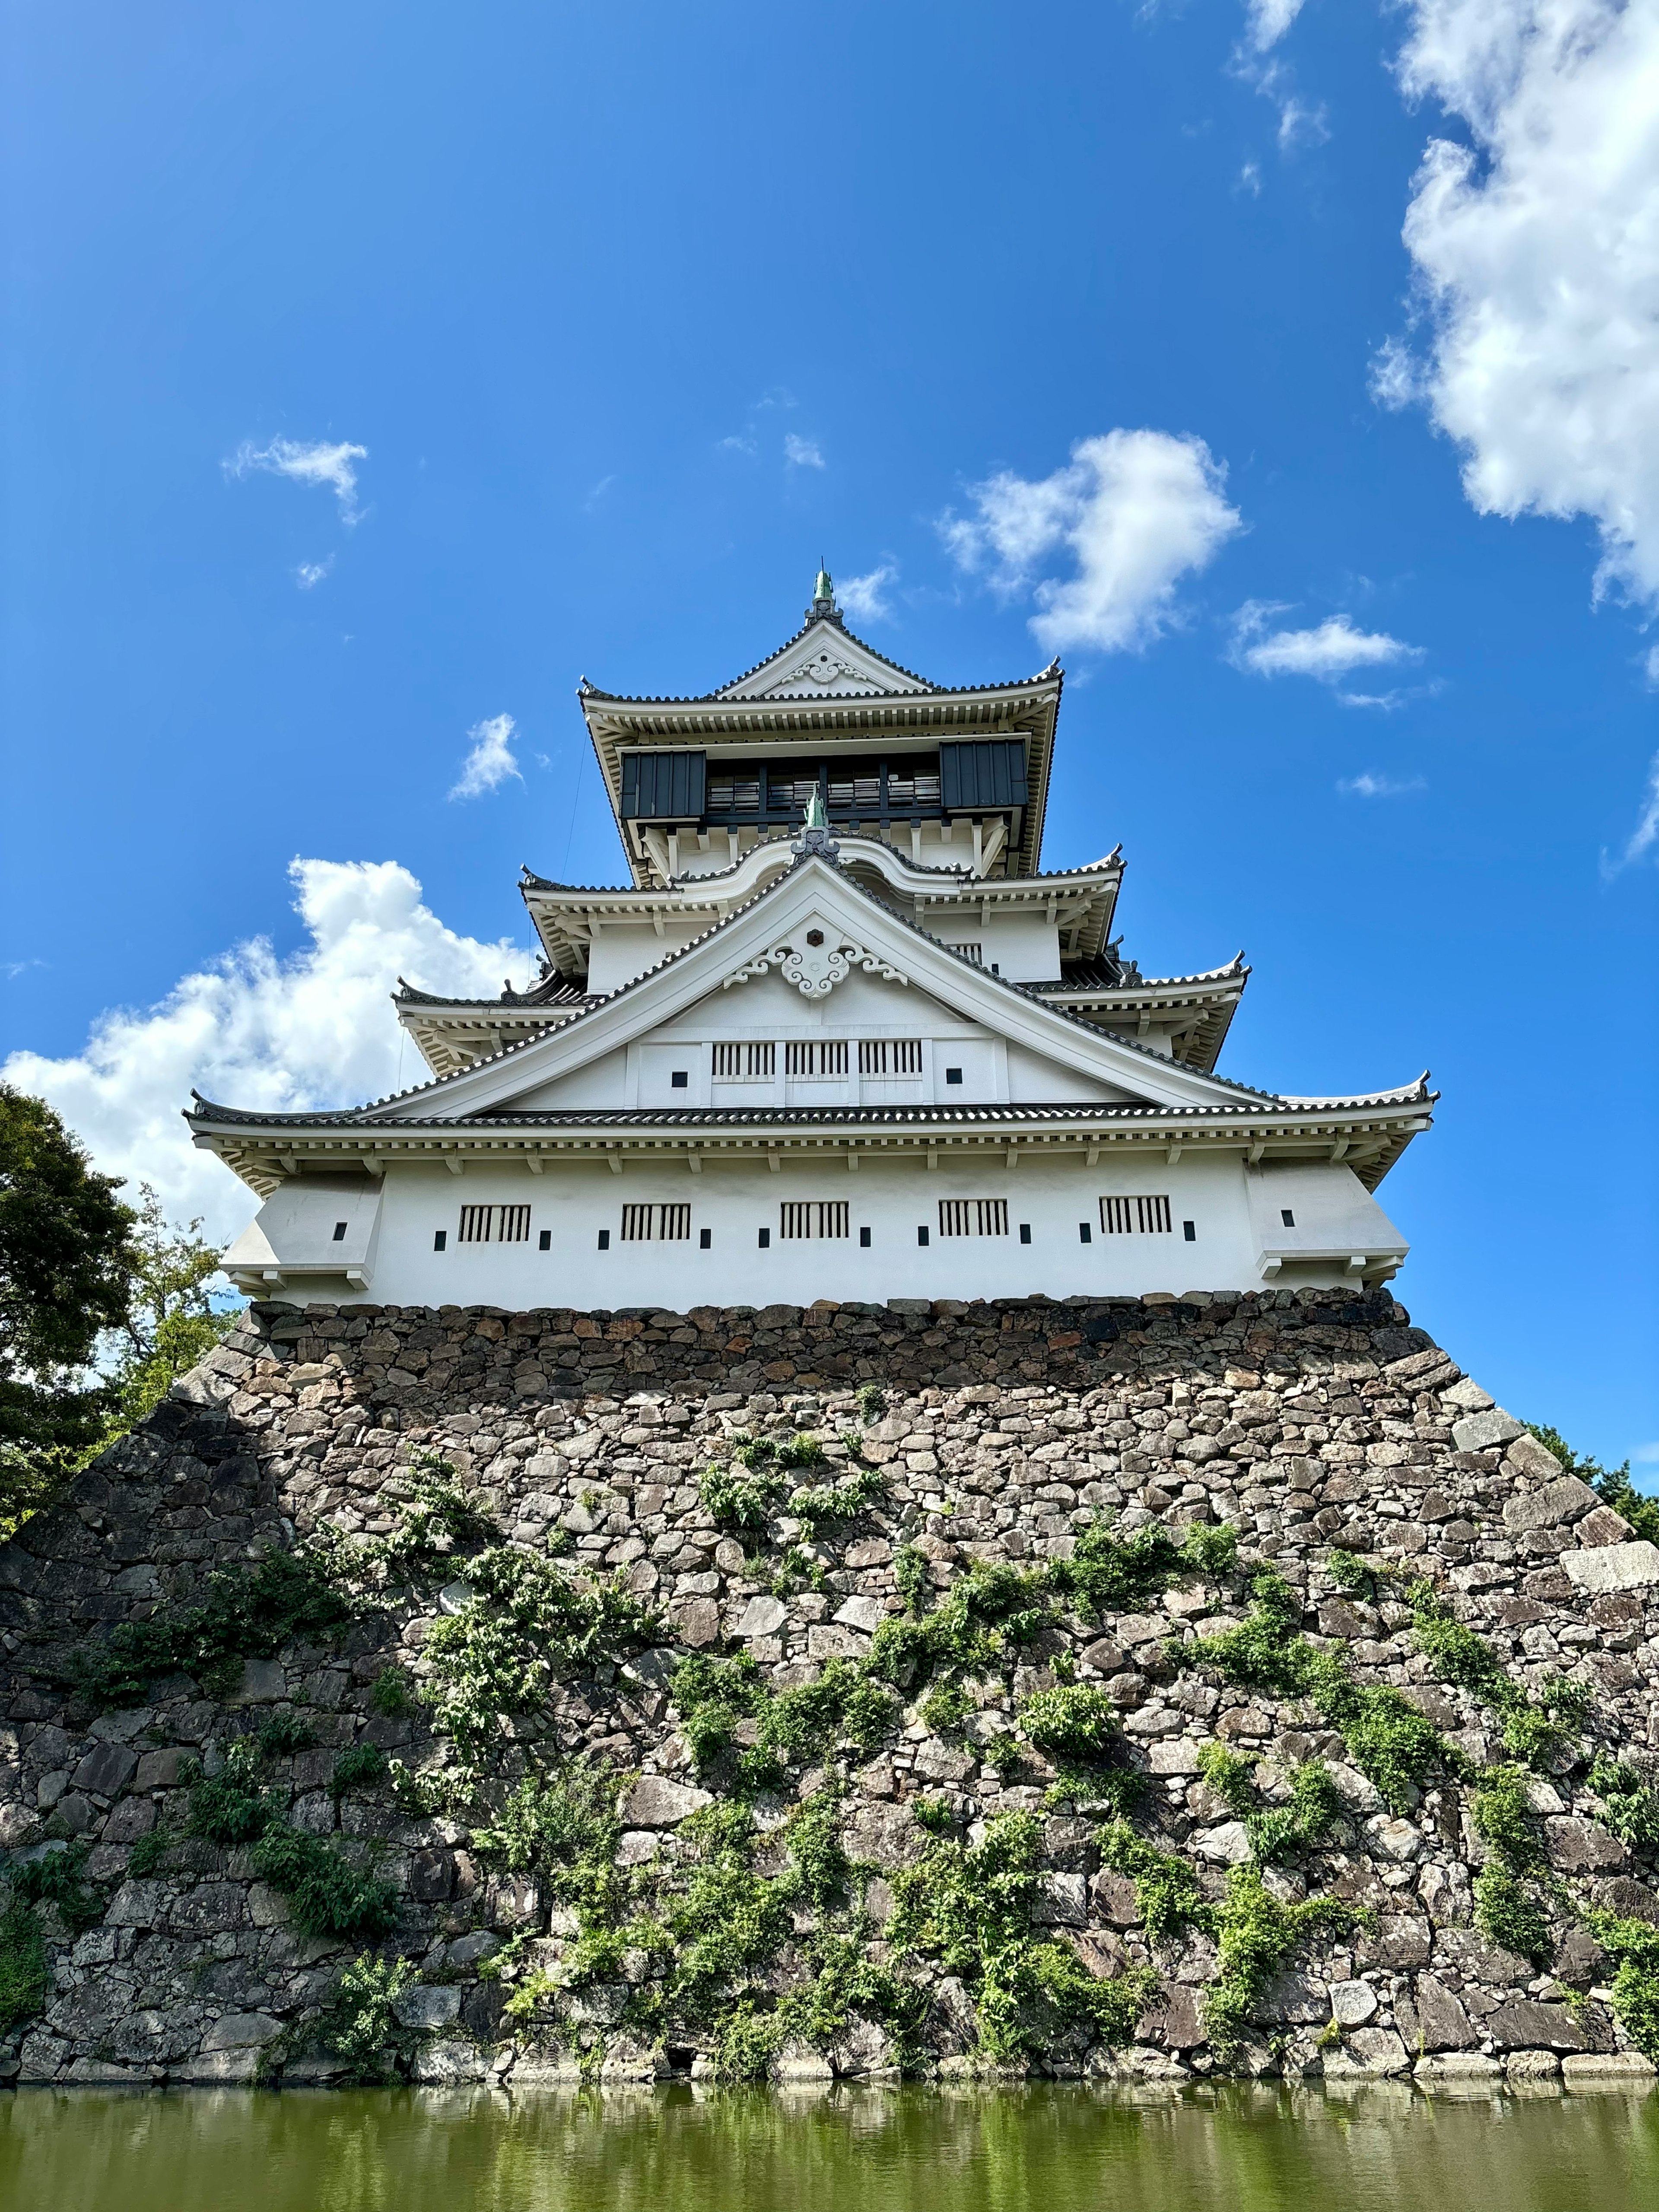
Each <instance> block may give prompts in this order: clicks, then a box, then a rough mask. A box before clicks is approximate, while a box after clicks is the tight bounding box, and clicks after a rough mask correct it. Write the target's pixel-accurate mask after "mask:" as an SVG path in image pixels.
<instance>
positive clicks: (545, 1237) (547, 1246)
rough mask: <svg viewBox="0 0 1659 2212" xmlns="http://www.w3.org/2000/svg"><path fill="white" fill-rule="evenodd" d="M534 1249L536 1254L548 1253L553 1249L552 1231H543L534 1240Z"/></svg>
mask: <svg viewBox="0 0 1659 2212" xmlns="http://www.w3.org/2000/svg"><path fill="white" fill-rule="evenodd" d="M536 1249H537V1250H538V1252H550V1251H551V1250H552V1249H553V1231H551V1230H550V1229H544V1230H543V1231H542V1233H541V1235H540V1236H539V1237H538V1238H537V1239H536Z"/></svg>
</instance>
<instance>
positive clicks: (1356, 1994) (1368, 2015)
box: [1331, 1982, 1378, 2027]
mask: <svg viewBox="0 0 1659 2212" xmlns="http://www.w3.org/2000/svg"><path fill="white" fill-rule="evenodd" d="M1377 2002H1378V1999H1377V1995H1376V1990H1374V1989H1373V1988H1372V1987H1371V1985H1370V1983H1369V1982H1333V1983H1332V1984H1331V2018H1332V2019H1333V2020H1334V2021H1336V2022H1337V2024H1338V2026H1339V2027H1364V2025H1365V2022H1366V2021H1368V2020H1374V2019H1375V2018H1376V2008H1377Z"/></svg>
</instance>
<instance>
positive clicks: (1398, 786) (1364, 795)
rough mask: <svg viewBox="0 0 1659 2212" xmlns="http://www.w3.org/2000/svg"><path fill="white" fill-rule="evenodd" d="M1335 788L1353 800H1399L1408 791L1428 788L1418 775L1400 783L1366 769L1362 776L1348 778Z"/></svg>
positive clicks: (1408, 777)
mask: <svg viewBox="0 0 1659 2212" xmlns="http://www.w3.org/2000/svg"><path fill="white" fill-rule="evenodd" d="M1427 788H1428V786H1427V785H1426V784H1425V782H1424V781H1423V778H1422V777H1421V776H1420V775H1413V776H1407V778H1406V780H1405V781H1403V782H1401V781H1397V780H1396V779H1395V777H1393V776H1389V775H1372V774H1371V773H1370V770H1369V769H1367V770H1366V772H1365V774H1364V775H1354V776H1349V777H1347V778H1346V779H1345V780H1344V781H1340V782H1339V783H1338V785H1337V789H1338V790H1339V791H1341V792H1346V793H1348V794H1349V796H1350V797H1352V798H1354V799H1399V798H1401V796H1403V794H1404V793H1407V792H1408V791H1426V790H1427Z"/></svg>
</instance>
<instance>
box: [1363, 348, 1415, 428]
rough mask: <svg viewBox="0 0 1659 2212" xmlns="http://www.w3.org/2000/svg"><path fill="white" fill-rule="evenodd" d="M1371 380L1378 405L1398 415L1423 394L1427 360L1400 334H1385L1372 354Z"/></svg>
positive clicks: (1373, 396)
mask: <svg viewBox="0 0 1659 2212" xmlns="http://www.w3.org/2000/svg"><path fill="white" fill-rule="evenodd" d="M1367 383H1368V387H1369V389H1370V395H1371V398H1373V399H1374V400H1375V401H1376V404H1377V405H1378V406H1379V407H1386V408H1387V409H1388V410H1389V413H1390V414H1391V415H1397V414H1398V413H1399V411H1400V410H1401V408H1402V407H1410V406H1411V405H1413V403H1414V402H1416V401H1417V400H1419V399H1421V398H1422V397H1423V364H1422V363H1421V362H1419V360H1418V359H1417V357H1416V356H1415V355H1414V354H1413V352H1412V349H1411V348H1410V347H1409V346H1407V345H1404V344H1402V343H1401V341H1400V340H1399V339H1398V338H1384V339H1383V343H1382V344H1381V345H1380V346H1379V347H1378V348H1377V349H1376V353H1375V354H1374V355H1373V356H1372V357H1371V367H1370V377H1369V378H1368V380H1367Z"/></svg>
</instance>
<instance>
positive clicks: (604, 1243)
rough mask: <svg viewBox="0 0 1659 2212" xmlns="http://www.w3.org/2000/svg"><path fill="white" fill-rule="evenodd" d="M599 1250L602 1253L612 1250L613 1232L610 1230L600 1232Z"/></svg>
mask: <svg viewBox="0 0 1659 2212" xmlns="http://www.w3.org/2000/svg"><path fill="white" fill-rule="evenodd" d="M599 1249H600V1251H601V1252H608V1251H609V1250H610V1249H611V1231H609V1230H608V1229H601V1230H600V1231H599Z"/></svg>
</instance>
